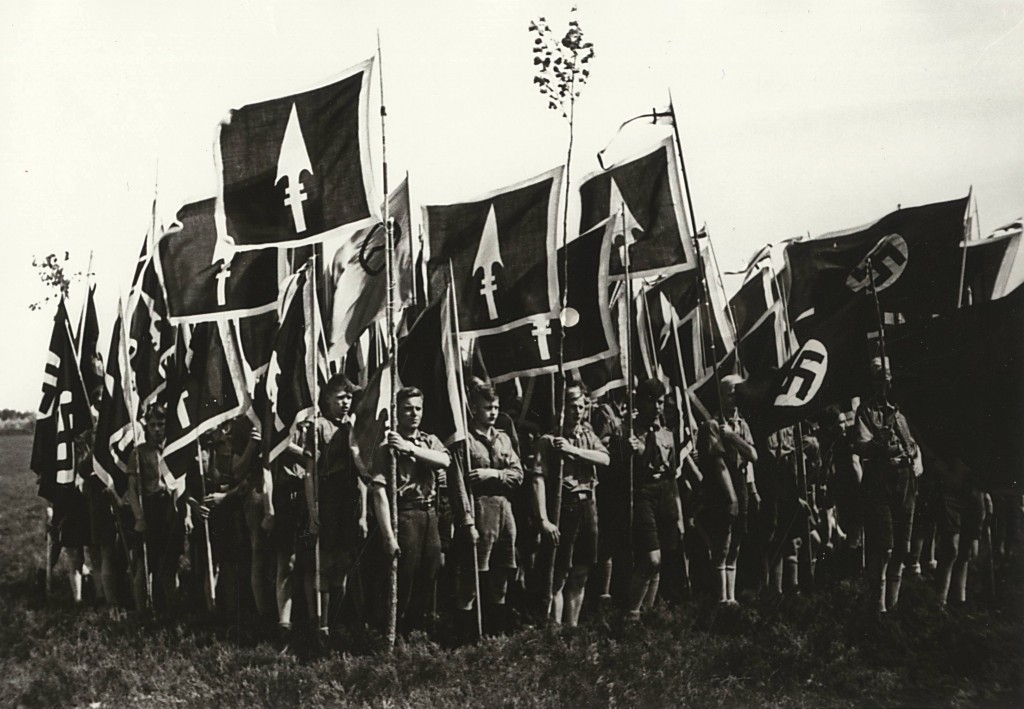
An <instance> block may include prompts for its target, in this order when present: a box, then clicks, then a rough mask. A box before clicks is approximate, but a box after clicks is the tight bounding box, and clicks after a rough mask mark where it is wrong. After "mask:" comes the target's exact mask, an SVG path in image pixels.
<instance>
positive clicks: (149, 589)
mask: <svg viewBox="0 0 1024 709" xmlns="http://www.w3.org/2000/svg"><path fill="white" fill-rule="evenodd" d="M127 322H128V321H127V313H126V312H124V311H122V312H121V342H120V345H121V357H122V358H123V359H124V366H125V367H126V368H127V369H128V371H129V378H128V381H127V382H124V384H125V387H124V392H125V397H126V398H127V400H128V401H127V403H128V417H129V419H130V420H131V424H132V440H133V441H134V443H135V455H136V458H138V450H139V441H138V439H137V438H136V437H137V436H138V433H139V429H138V423H137V412H136V406H137V404H136V402H135V396H134V392H133V389H134V387H135V384H134V382H133V381H132V379H131V376H130V372H131V362H130V361H129V359H128V326H127ZM141 472H142V471H141V469H140V470H139V482H140V483H141V481H142V477H141ZM137 492H138V494H139V510H140V514H141V515H142V523H143V525H145V523H146V513H145V509H146V508H145V507H143V505H142V490H141V489H140V490H137ZM147 531H148V529H147ZM142 573H143V578H144V579H145V582H146V603H147V604H148V605H149V606H150V607H152V606H153V582H152V580H151V579H150V577H149V551H148V550H147V548H146V533H145V532H143V534H142ZM136 610H139V611H141V610H142V609H141V608H138V609H136Z"/></svg>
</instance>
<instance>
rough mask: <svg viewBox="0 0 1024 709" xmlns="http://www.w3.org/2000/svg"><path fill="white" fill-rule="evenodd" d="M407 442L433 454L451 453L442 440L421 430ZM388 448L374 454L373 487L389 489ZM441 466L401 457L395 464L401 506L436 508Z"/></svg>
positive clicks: (371, 477)
mask: <svg viewBox="0 0 1024 709" xmlns="http://www.w3.org/2000/svg"><path fill="white" fill-rule="evenodd" d="M405 439H406V440H407V441H409V442H410V443H412V444H413V445H415V446H418V447H420V448H427V449H429V450H432V451H438V452H444V453H447V452H448V449H446V448H445V447H444V444H443V443H441V441H440V439H438V437H437V436H435V435H434V434H432V433H425V432H423V431H419V430H417V431H416V432H415V433H413V434H412V435H411V436H406V437H405ZM388 450H389V449H388V448H387V447H385V446H380V447H378V448H377V450H376V451H374V453H373V460H372V461H371V463H370V477H369V482H370V483H371V484H373V485H380V486H384V485H387V469H388V464H389V463H388ZM439 470H443V467H441V466H437V467H435V466H431V465H428V464H426V463H424V462H422V461H419V460H415V459H413V458H408V457H406V456H397V458H396V461H395V480H396V483H397V485H398V504H399V505H401V504H402V503H403V502H405V503H410V502H422V503H426V504H430V505H432V504H434V502H435V501H436V499H437V473H438V471H439Z"/></svg>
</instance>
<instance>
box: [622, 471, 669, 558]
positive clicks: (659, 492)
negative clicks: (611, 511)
mask: <svg viewBox="0 0 1024 709" xmlns="http://www.w3.org/2000/svg"><path fill="white" fill-rule="evenodd" d="M675 484H676V481H675V480H673V479H671V478H666V479H663V480H656V481H653V482H648V483H644V484H642V485H638V486H637V487H636V490H635V492H634V494H633V553H634V554H636V555H638V556H639V555H644V554H647V553H650V552H652V551H657V550H659V549H660V550H662V551H671V550H672V549H675V547H676V543H677V542H678V536H679V510H678V508H677V507H676V498H675V490H674V489H673V488H674V487H675Z"/></svg>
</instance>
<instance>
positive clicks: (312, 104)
mask: <svg viewBox="0 0 1024 709" xmlns="http://www.w3.org/2000/svg"><path fill="white" fill-rule="evenodd" d="M372 66H373V60H372V59H369V60H367V61H365V62H363V63H362V64H359V65H357V66H355V67H352V68H350V69H348V70H347V71H344V72H342V73H341V74H340V75H338V76H336V77H334V78H333V79H331V80H330V81H329V82H328V83H326V84H323V85H321V86H318V87H316V88H313V89H311V90H309V91H304V92H302V93H297V94H293V95H291V96H284V97H282V98H276V99H271V100H269V101H263V102H260V103H252V104H248V105H246V106H243V107H241V108H239V109H236V110H234V111H232V112H231V114H230V116H229V118H228V119H226V121H225V122H224V123H222V124H221V126H220V131H219V135H218V139H217V143H216V159H217V164H218V166H219V173H220V179H221V186H222V189H221V198H222V199H221V200H220V201H219V202H218V220H217V221H218V224H217V229H218V232H219V236H220V238H221V239H222V240H228V241H232V242H233V243H234V244H235V246H236V247H237V248H239V249H252V248H261V247H264V246H272V245H280V246H290V247H294V246H298V245H300V244H309V243H313V242H316V241H320V240H322V239H324V238H326V237H328V236H330V235H331V234H332V233H333V232H335V231H338V230H342V229H357V228H360V227H363V226H369V225H370V224H372V223H373V222H375V221H378V220H379V216H378V215H377V214H376V208H375V206H374V205H375V203H376V200H377V199H379V197H377V198H374V197H373V195H374V189H373V177H372V171H371V169H370V159H369V134H368V131H367V115H368V109H369V81H370V71H371V68H372Z"/></svg>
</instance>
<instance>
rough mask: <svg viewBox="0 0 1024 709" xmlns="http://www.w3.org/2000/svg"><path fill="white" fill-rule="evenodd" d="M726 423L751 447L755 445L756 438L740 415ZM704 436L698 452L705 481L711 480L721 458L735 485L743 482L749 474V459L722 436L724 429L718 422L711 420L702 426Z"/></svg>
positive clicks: (699, 438) (700, 438) (701, 438)
mask: <svg viewBox="0 0 1024 709" xmlns="http://www.w3.org/2000/svg"><path fill="white" fill-rule="evenodd" d="M726 423H728V424H729V427H730V428H732V430H733V432H734V433H736V434H737V435H739V436H740V437H741V438H742V439H743V440H744V441H746V442H747V444H749V445H750V446H753V445H754V437H753V436H752V435H751V433H750V427H749V426H748V425H747V422H746V421H744V420H743V418H742V417H741V416H739V415H735V416H733V417H732V418H730V419H728V420H727V421H726ZM701 433H702V435H701V436H699V437H698V440H700V441H701V446H700V449H699V450H698V451H697V455H698V459H699V461H700V462H699V467H700V470H701V473H703V474H704V479H705V481H707V480H709V477H708V475H709V474H710V473H711V472H713V471H714V469H715V464H714V459H715V458H721V459H722V460H723V461H724V462H725V467H726V468H727V469H728V470H729V476H730V477H731V478H732V480H733V484H734V485H735V484H738V483H739V482H740V481H743V480H744V478H745V476H746V472H747V462H748V461H747V459H746V458H744V457H743V455H742V453H740V450H739V448H738V447H737V446H736V445H735V444H733V443H732V442H730V441H728V440H727V439H726V438H725V437H724V436H722V429H721V426H720V425H719V423H718V421H716V420H711V421H707V422H705V423H703V424H701Z"/></svg>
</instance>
